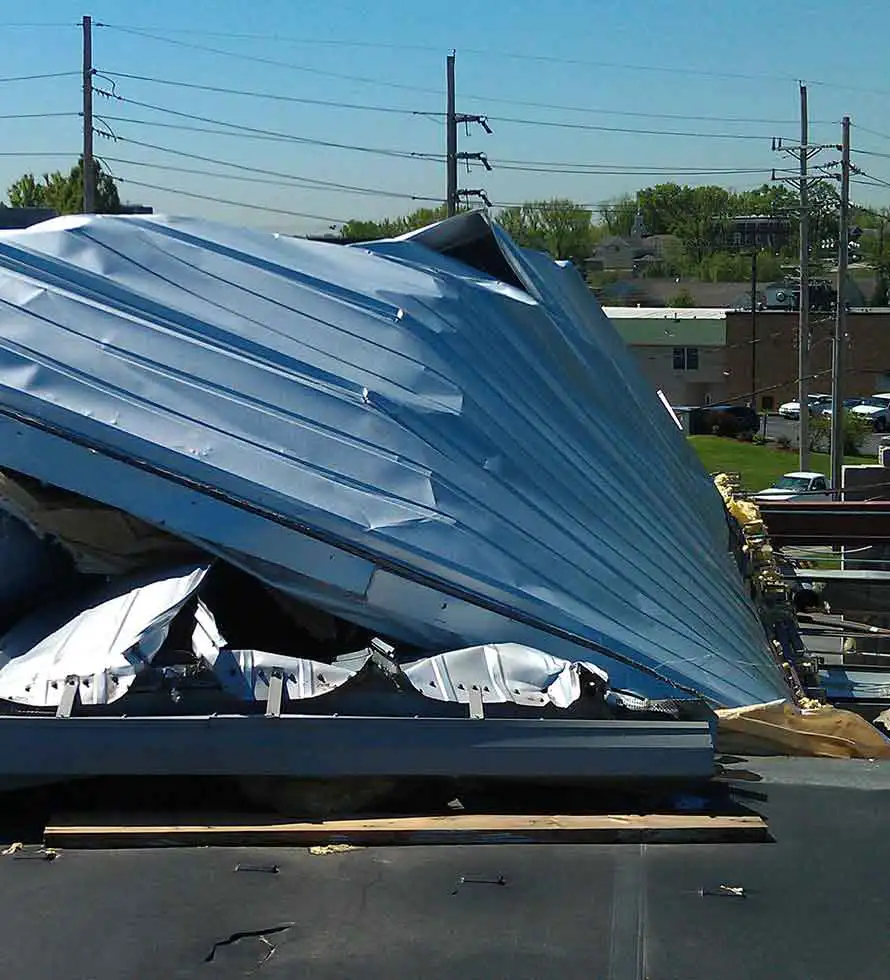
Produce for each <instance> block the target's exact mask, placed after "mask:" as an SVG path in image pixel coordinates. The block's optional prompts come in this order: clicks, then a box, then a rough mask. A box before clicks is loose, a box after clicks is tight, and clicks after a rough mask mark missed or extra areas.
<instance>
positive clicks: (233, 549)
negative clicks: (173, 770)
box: [0, 214, 789, 705]
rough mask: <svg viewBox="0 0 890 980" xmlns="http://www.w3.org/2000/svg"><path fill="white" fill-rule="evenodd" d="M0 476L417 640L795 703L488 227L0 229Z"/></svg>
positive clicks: (627, 363) (628, 432)
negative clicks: (61, 495) (140, 524)
mask: <svg viewBox="0 0 890 980" xmlns="http://www.w3.org/2000/svg"><path fill="white" fill-rule="evenodd" d="M0 466H4V467H9V468H11V469H15V470H17V471H19V472H22V473H26V474H28V475H30V476H32V477H34V478H35V479H38V480H42V481H45V482H47V483H52V484H53V485H55V486H59V487H62V488H64V489H67V490H73V491H76V492H77V493H80V494H82V495H84V496H85V497H88V498H90V499H91V500H96V501H99V502H101V503H104V504H108V505H111V506H114V507H118V508H120V509H121V510H122V511H124V512H125V513H127V514H130V515H133V516H134V517H137V518H139V519H140V520H143V521H145V522H147V523H149V524H152V525H154V526H156V527H160V528H162V529H163V530H165V531H168V532H170V533H172V534H175V535H177V536H179V537H181V538H183V539H185V540H188V541H190V542H193V543H197V544H198V545H199V546H201V547H203V548H206V549H207V550H209V551H211V552H212V553H214V554H218V555H222V556H224V557H227V558H229V559H230V560H232V561H237V562H238V563H240V564H241V567H243V568H245V569H246V570H249V571H252V572H254V574H258V575H259V576H260V577H262V578H263V579H264V581H266V582H268V583H269V584H270V585H272V586H274V587H277V588H284V589H285V590H286V591H288V592H289V593H290V594H291V595H293V596H295V597H297V598H299V599H300V600H302V601H305V602H307V603H309V604H312V605H315V606H317V607H318V608H320V609H322V610H324V611H326V612H331V613H333V614H335V615H338V616H341V617H342V618H345V619H348V620H350V621H352V622H355V623H358V624H360V625H362V626H365V627H367V628H368V629H371V630H375V631H377V632H379V633H381V634H382V635H386V636H388V637H391V638H392V639H394V640H397V641H401V642H404V643H410V644H413V645H416V646H419V647H421V648H425V649H456V648H461V647H470V646H475V645H482V644H485V643H489V642H491V641H492V640H493V639H495V640H496V641H497V642H499V643H500V642H513V643H519V644H522V645H526V646H530V647H533V648H535V649H539V650H542V651H544V652H546V653H550V654H553V655H554V656H560V657H563V658H564V659H566V660H569V661H576V660H584V661H588V662H591V663H594V664H597V665H600V666H601V667H602V668H603V669H604V670H606V671H607V672H608V674H609V676H610V678H611V679H612V681H613V683H614V684H615V685H616V686H620V687H621V688H624V689H627V690H631V691H634V692H635V693H637V694H640V695H642V696H644V697H662V698H664V697H671V696H673V695H678V694H685V696H690V695H696V694H699V695H702V696H704V697H706V698H708V699H709V700H711V701H712V702H714V703H717V704H726V705H733V704H745V703H751V702H755V701H767V700H770V699H772V698H776V697H780V698H784V697H788V696H789V691H788V688H787V686H786V684H785V681H784V678H783V676H782V673H781V670H780V669H779V667H778V665H777V664H776V662H775V660H774V658H773V655H772V653H771V651H770V648H769V646H768V644H767V641H766V636H765V633H764V630H763V628H762V626H761V624H760V622H759V620H758V619H757V617H756V614H755V612H754V609H753V606H752V604H751V602H750V599H749V597H748V596H747V595H746V593H745V589H744V585H743V583H742V581H741V580H740V578H739V575H738V571H737V569H736V567H735V566H734V564H733V562H732V561H731V560H730V558H729V556H728V555H727V546H728V531H727V524H726V515H725V512H724V509H723V504H722V501H721V499H720V497H719V495H718V494H717V492H716V490H715V489H714V487H713V485H712V484H711V482H710V480H709V478H708V476H707V474H706V473H705V472H704V470H703V469H702V468H701V466H700V465H699V463H698V461H697V460H696V458H695V456H694V453H693V452H692V450H691V448H690V447H689V446H688V445H687V444H686V442H685V440H684V439H683V437H682V435H681V433H680V432H679V431H678V430H677V428H676V426H675V425H674V424H673V422H672V421H671V419H670V418H669V416H668V415H667V414H666V413H665V412H664V409H663V407H662V406H661V404H660V402H659V401H658V399H657V397H656V395H655V393H654V392H653V391H651V390H650V386H649V385H648V383H647V382H646V381H645V379H644V378H643V377H642V375H641V374H640V372H639V370H638V368H637V366H636V364H635V363H634V361H633V358H632V357H631V355H630V354H629V352H628V351H627V349H626V348H625V346H624V344H623V343H622V342H621V340H620V338H619V336H618V334H617V333H616V331H615V329H614V327H613V326H612V325H611V324H610V323H609V321H608V320H607V319H606V317H605V316H604V315H603V313H602V311H601V310H600V309H599V308H598V307H597V305H596V303H595V301H594V300H593V299H592V298H591V296H590V293H589V290H587V288H586V287H585V285H584V283H583V281H582V280H581V278H580V277H579V276H578V275H577V273H576V272H575V271H574V270H573V269H571V268H570V267H566V266H562V265H560V264H558V263H554V262H553V261H551V260H550V259H549V258H547V257H546V256H544V255H540V254H538V253H533V252H529V251H527V250H523V249H520V248H518V247H517V246H516V245H515V244H514V243H513V242H512V241H511V240H510V239H509V237H508V236H507V235H506V234H505V233H504V232H503V231H502V230H501V229H499V228H498V227H497V226H496V225H494V224H493V223H491V222H490V221H489V220H488V218H487V217H485V216H484V215H481V214H472V215H462V216H458V217H457V218H455V219H451V221H449V222H446V223H442V224H441V225H437V226H434V228H433V229H426V230H425V231H424V232H421V233H418V234H416V235H413V236H409V237H407V238H405V239H403V240H400V241H389V242H377V243H373V244H371V245H368V246H364V247H358V246H356V247H342V246H337V245H332V244H327V243H319V242H308V241H300V240H297V239H293V238H287V237H280V236H275V235H269V234H264V233H260V232H251V231H246V230H239V229H234V228H227V227H225V226H221V225H214V224H210V223H207V222H202V221H193V220H187V219H173V218H164V217H160V216H152V217H142V216H129V217H117V216H115V217H112V216H72V217H67V218H60V219H56V220H54V221H51V222H47V223H45V224H42V225H37V226H34V227H33V228H31V229H28V230H27V231H24V232H8V233H3V234H0Z"/></svg>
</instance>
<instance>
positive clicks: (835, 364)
mask: <svg viewBox="0 0 890 980" xmlns="http://www.w3.org/2000/svg"><path fill="white" fill-rule="evenodd" d="M842 125H843V139H842V142H841V213H840V220H839V221H838V234H837V238H838V253H837V315H836V317H835V321H834V337H833V338H832V345H831V347H832V358H831V485H832V488H833V489H834V490H835V491H838V490H840V486H841V464H842V462H843V459H844V401H843V391H842V385H841V382H842V378H843V370H844V368H843V361H844V344H845V343H846V329H847V308H846V303H845V301H844V292H845V287H846V284H847V250H848V249H849V246H850V241H849V239H850V234H849V230H850V117H849V116H844V119H843V123H842Z"/></svg>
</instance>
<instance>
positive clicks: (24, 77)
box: [0, 71, 81, 83]
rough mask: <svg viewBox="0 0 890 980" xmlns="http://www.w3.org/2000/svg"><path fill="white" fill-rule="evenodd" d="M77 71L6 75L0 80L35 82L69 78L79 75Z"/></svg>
mask: <svg viewBox="0 0 890 980" xmlns="http://www.w3.org/2000/svg"><path fill="white" fill-rule="evenodd" d="M80 74H81V73H80V72H79V71H48V72H42V73H41V74H39V75H7V76H6V77H5V78H0V83H2V82H35V81H37V80H38V79H41V78H71V76H72V75H80Z"/></svg>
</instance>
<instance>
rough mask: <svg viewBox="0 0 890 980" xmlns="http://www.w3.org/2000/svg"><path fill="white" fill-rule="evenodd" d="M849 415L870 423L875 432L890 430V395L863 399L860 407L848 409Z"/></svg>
mask: <svg viewBox="0 0 890 980" xmlns="http://www.w3.org/2000/svg"><path fill="white" fill-rule="evenodd" d="M850 415H851V416H852V417H853V418H856V419H863V420H864V421H866V422H871V424H872V426H873V427H874V430H875V432H886V431H887V430H888V429H890V394H886V393H885V394H882V395H872V396H871V398H863V400H862V403H861V404H860V405H856V406H855V408H851V409H850Z"/></svg>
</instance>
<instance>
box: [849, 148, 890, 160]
mask: <svg viewBox="0 0 890 980" xmlns="http://www.w3.org/2000/svg"><path fill="white" fill-rule="evenodd" d="M850 152H851V153H855V154H857V155H858V156H862V157H881V158H882V159H884V160H890V153H879V152H878V151H877V150H860V149H852V150H850Z"/></svg>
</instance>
